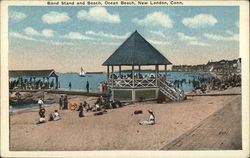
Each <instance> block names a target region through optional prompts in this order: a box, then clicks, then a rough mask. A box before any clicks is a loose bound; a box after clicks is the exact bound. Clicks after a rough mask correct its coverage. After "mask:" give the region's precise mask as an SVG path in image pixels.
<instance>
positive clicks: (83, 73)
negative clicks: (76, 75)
mask: <svg viewBox="0 0 250 158" xmlns="http://www.w3.org/2000/svg"><path fill="white" fill-rule="evenodd" d="M80 75H85V71H84V70H83V68H82V67H81V71H80Z"/></svg>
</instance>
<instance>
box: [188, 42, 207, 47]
mask: <svg viewBox="0 0 250 158" xmlns="http://www.w3.org/2000/svg"><path fill="white" fill-rule="evenodd" d="M188 45H196V46H209V44H207V43H204V42H200V41H191V42H189V43H188Z"/></svg>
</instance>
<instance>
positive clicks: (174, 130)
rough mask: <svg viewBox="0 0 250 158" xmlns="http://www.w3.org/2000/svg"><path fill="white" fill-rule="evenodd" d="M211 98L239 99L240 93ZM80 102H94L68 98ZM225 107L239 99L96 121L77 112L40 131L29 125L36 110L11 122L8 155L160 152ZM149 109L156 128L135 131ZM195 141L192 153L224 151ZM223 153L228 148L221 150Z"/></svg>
mask: <svg viewBox="0 0 250 158" xmlns="http://www.w3.org/2000/svg"><path fill="white" fill-rule="evenodd" d="M211 93H218V94H219V93H240V88H231V89H228V90H226V91H213V92H211ZM85 99H87V101H89V102H91V103H93V102H94V101H95V99H96V98H93V97H91V98H89V97H82V96H81V97H79V96H72V97H70V102H76V103H79V102H82V101H83V100H85ZM229 103H232V104H231V105H232V107H234V103H235V105H236V106H237V105H239V104H240V103H241V96H240V95H234V96H197V97H188V99H187V100H185V101H183V102H171V103H162V104H157V103H155V102H153V101H151V102H141V103H135V104H132V105H128V106H125V107H122V108H118V109H111V110H108V112H107V113H106V114H104V115H100V116H94V115H93V113H92V112H88V113H85V115H86V117H83V118H79V117H78V112H76V111H70V110H62V111H60V114H61V116H62V119H61V120H59V121H54V122H47V123H44V124H40V125H35V124H34V121H35V120H37V119H38V108H34V109H29V110H24V111H20V112H16V113H13V114H11V116H10V150H13V151H22V150H25V151H43V150H44V151H55V150H57V151H58V150H159V149H162V148H163V147H166V145H167V144H169V143H171V142H172V141H173V140H176V139H177V138H179V137H180V136H183V134H185V133H188V132H190V130H192V129H193V128H194V127H196V126H198V125H199V124H201V123H202V124H206V122H205V121H204V120H206V119H207V118H209V117H211V116H213V115H214V114H215V113H216V112H217V113H218V111H219V110H221V109H223V108H224V107H227V106H228V104H229ZM55 109H58V104H55V105H53V106H50V107H46V119H48V117H49V114H50V112H52V111H53V110H55ZM148 109H152V110H153V111H154V113H155V117H156V124H155V125H148V126H141V125H138V122H139V120H143V119H146V118H147V116H148V113H147V110H148ZM135 110H142V111H143V114H139V115H134V114H133V112H134V111H135ZM236 114H237V115H240V110H236ZM219 116H220V117H222V118H223V120H228V119H232V118H233V117H232V116H231V115H228V114H227V112H224V113H218V117H219ZM236 119H237V118H236ZM210 121H212V122H210V123H211V124H214V123H216V122H218V120H216V119H212V120H210ZM218 124H219V125H220V126H219V127H217V128H220V131H222V135H224V133H225V132H224V131H227V130H224V129H226V128H227V126H228V124H226V125H225V126H224V124H221V123H219V122H218ZM239 124H241V121H237V120H236V121H235V125H237V126H239ZM218 130H219V129H218ZM235 130H237V129H235ZM238 130H239V131H240V130H241V129H238ZM223 132H224V133H223ZM217 134H218V133H215V135H217ZM204 135H205V136H206V135H207V136H209V137H212V136H213V134H212V133H211V132H207V133H206V132H205V133H203V136H204ZM223 138H224V139H225V140H227V141H233V142H234V141H235V142H236V143H237V142H238V137H223ZM197 140H199V141H200V142H198V143H199V144H200V146H198V147H197V146H194V147H193V149H198V148H202V147H204V148H206V147H209V148H223V144H221V146H220V147H218V146H217V145H214V146H213V145H210V146H207V145H206V139H197ZM188 141H190V140H188ZM204 143H205V144H204ZM207 143H210V142H207ZM224 148H225V149H227V148H229V147H228V146H227V145H225V146H224ZM171 149H173V148H171ZM174 149H175V147H174ZM176 149H178V148H177V147H176ZM230 149H231V148H230Z"/></svg>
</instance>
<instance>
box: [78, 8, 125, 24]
mask: <svg viewBox="0 0 250 158" xmlns="http://www.w3.org/2000/svg"><path fill="white" fill-rule="evenodd" d="M76 16H77V18H78V19H80V20H88V21H96V22H107V23H120V22H121V20H120V16H119V14H111V13H109V12H108V11H107V9H106V8H104V7H92V8H90V9H89V10H88V11H86V10H80V11H79V12H78V13H77V15H76Z"/></svg>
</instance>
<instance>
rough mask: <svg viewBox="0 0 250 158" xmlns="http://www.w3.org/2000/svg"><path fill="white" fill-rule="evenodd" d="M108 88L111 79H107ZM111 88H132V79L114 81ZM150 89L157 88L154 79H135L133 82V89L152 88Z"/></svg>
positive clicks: (110, 84)
mask: <svg viewBox="0 0 250 158" xmlns="http://www.w3.org/2000/svg"><path fill="white" fill-rule="evenodd" d="M109 86H110V87H112V79H109ZM113 87H119V88H133V79H128V78H125V79H123V78H121V79H120V78H118V79H114V81H113ZM152 87H157V86H156V79H155V78H136V79H135V80H134V88H152Z"/></svg>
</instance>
